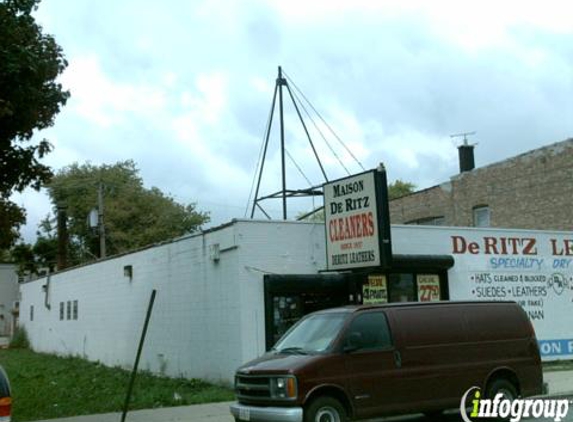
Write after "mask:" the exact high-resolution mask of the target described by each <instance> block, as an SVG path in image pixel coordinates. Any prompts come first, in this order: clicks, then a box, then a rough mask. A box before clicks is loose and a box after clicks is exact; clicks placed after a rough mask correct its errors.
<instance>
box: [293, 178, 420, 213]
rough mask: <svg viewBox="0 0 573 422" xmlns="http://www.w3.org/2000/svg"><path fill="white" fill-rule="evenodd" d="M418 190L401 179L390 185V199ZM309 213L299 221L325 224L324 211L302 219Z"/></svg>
mask: <svg viewBox="0 0 573 422" xmlns="http://www.w3.org/2000/svg"><path fill="white" fill-rule="evenodd" d="M415 189H416V185H414V184H413V183H410V182H403V181H402V180H400V179H397V180H396V181H395V182H394V183H390V184H389V185H388V199H389V200H390V201H391V200H393V199H396V198H400V197H401V196H405V195H408V194H410V193H413V192H414V190H415ZM307 214H308V212H307V211H303V212H300V213H298V215H297V216H296V219H297V220H303V221H311V222H314V223H322V222H324V209H322V210H319V211H316V212H315V213H314V214H311V215H308V216H306V218H304V219H303V218H302V217H304V216H305V215H307Z"/></svg>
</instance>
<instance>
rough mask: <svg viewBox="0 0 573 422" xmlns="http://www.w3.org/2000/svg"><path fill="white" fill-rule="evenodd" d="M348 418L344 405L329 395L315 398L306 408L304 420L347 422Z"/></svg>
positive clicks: (311, 421) (305, 421)
mask: <svg viewBox="0 0 573 422" xmlns="http://www.w3.org/2000/svg"><path fill="white" fill-rule="evenodd" d="M346 418H347V415H346V410H345V409H344V406H342V404H341V403H340V402H339V401H338V400H336V399H334V398H332V397H328V396H322V397H318V398H316V399H314V400H313V401H312V402H311V403H310V404H309V405H308V406H307V407H305V409H304V422H346V420H347V419H346Z"/></svg>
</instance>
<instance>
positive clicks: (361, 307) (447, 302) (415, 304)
mask: <svg viewBox="0 0 573 422" xmlns="http://www.w3.org/2000/svg"><path fill="white" fill-rule="evenodd" d="M484 304H490V305H491V304H495V305H499V304H506V305H507V304H513V305H516V302H513V301H511V300H474V301H470V300H465V301H464V300H459V301H458V300H452V301H450V300H441V301H437V302H394V303H383V304H379V305H347V306H342V307H339V308H330V309H324V310H321V311H318V313H332V312H338V313H340V312H348V313H352V312H360V311H364V310H368V309H388V308H419V307H423V306H451V305H484Z"/></svg>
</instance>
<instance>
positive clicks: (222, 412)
mask: <svg viewBox="0 0 573 422" xmlns="http://www.w3.org/2000/svg"><path fill="white" fill-rule="evenodd" d="M544 379H545V381H546V382H547V383H548V386H549V395H550V396H552V397H556V396H559V397H560V398H563V397H567V399H568V400H570V405H569V407H570V411H569V412H568V414H567V417H566V418H564V419H562V421H563V422H573V371H553V372H546V373H545V374H544ZM230 404H231V402H223V403H209V404H198V405H193V406H179V407H167V408H159V409H146V410H134V411H131V412H129V413H128V414H127V418H126V422H234V420H233V418H232V417H231V414H230V413H229V405H230ZM524 420H527V421H532V422H535V421H548V419H543V418H539V419H535V418H528V419H524ZM550 420H552V419H550ZM120 421H121V413H106V414H99V415H89V416H75V417H71V418H63V419H49V420H42V421H37V422H120ZM376 421H380V422H382V421H384V422H394V421H396V422H398V421H400V422H459V421H460V415H459V413H456V412H453V411H451V412H447V413H446V414H444V415H440V416H439V417H437V418H429V417H426V416H423V415H408V416H400V417H392V418H382V419H377V420H376ZM371 422H375V421H374V420H372V421H371Z"/></svg>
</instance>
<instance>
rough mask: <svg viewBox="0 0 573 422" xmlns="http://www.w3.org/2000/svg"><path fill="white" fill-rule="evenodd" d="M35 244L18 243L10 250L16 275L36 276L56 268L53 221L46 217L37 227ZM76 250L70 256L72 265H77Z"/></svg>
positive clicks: (56, 246) (73, 249)
mask: <svg viewBox="0 0 573 422" xmlns="http://www.w3.org/2000/svg"><path fill="white" fill-rule="evenodd" d="M36 236H37V238H36V242H35V243H34V244H33V245H31V244H29V243H23V242H22V243H18V244H17V245H15V246H14V247H12V249H11V250H10V260H11V261H13V262H15V263H16V264H17V265H18V274H20V275H24V274H38V273H39V272H40V270H43V269H47V270H48V271H49V272H53V271H54V269H55V267H56V254H57V250H58V243H57V237H56V236H57V234H56V228H55V226H54V220H53V219H51V218H50V216H49V215H48V216H46V218H44V219H43V220H42V221H41V222H40V224H39V225H38V230H37V231H36ZM73 252H76V248H72V253H71V254H70V255H71V257H72V259H71V261H72V262H73V263H79V260H78V259H77V255H78V254H77V252H76V253H73Z"/></svg>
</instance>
